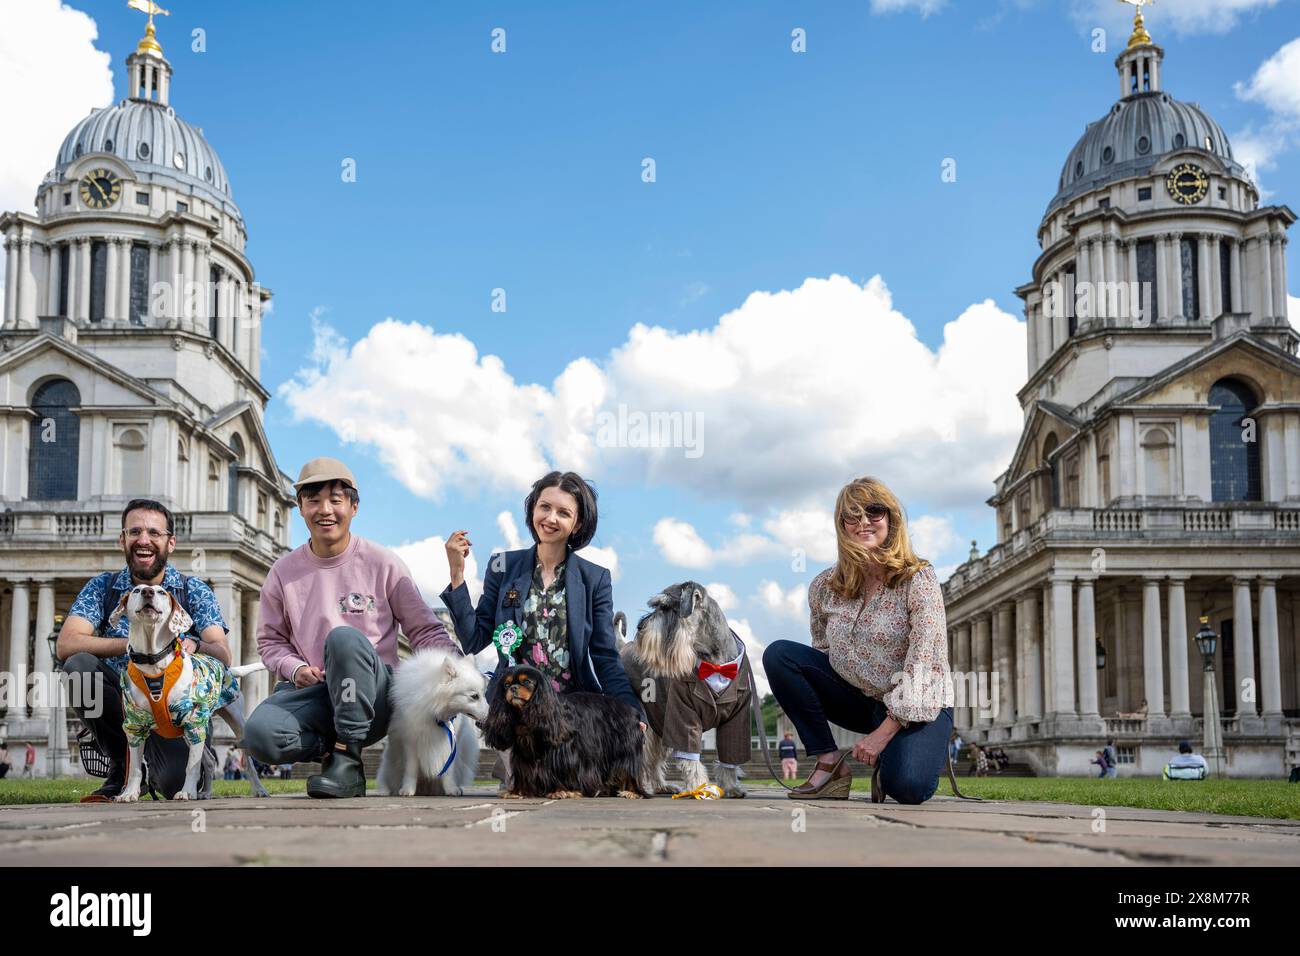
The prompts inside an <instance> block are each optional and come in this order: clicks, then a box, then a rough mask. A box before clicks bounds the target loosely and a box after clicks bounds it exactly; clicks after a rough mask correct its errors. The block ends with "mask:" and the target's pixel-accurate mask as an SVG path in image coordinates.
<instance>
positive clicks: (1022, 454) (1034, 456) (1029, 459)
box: [999, 400, 1082, 491]
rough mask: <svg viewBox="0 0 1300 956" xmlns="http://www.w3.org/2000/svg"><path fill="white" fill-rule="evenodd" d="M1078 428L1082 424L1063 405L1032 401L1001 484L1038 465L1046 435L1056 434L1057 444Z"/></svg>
mask: <svg viewBox="0 0 1300 956" xmlns="http://www.w3.org/2000/svg"><path fill="white" fill-rule="evenodd" d="M1081 427H1082V423H1081V422H1080V421H1079V420H1078V419H1077V418H1075V417H1074V416H1073V415H1072V414H1071V413H1070V411H1069V409H1067V408H1066V407H1065V406H1064V405H1058V404H1057V403H1055V402H1048V401H1042V400H1039V401H1037V402H1034V404H1033V406H1032V408H1031V409H1030V412H1029V417H1028V418H1027V419H1026V420H1025V428H1024V431H1022V432H1021V433H1020V441H1019V443H1018V444H1017V445H1016V451H1015V454H1013V455H1012V456H1011V464H1010V465H1009V466H1008V467H1007V470H1006V472H1005V474H1004V476H1003V481H1002V487H1003V488H1004V487H1006V486H1008V485H1012V484H1015V482H1017V481H1018V480H1019V479H1020V478H1021V477H1022V476H1023V475H1025V474H1026V473H1028V472H1031V471H1033V470H1034V469H1035V468H1037V467H1038V466H1039V465H1040V464H1041V461H1040V459H1041V457H1042V450H1043V444H1044V442H1046V441H1047V437H1048V436H1049V435H1052V434H1055V435H1056V440H1057V445H1058V447H1059V446H1060V445H1063V444H1064V443H1065V441H1066V440H1067V439H1068V438H1070V437H1071V436H1073V435H1074V434H1076V433H1077V432H1078V431H1079V429H1080V428H1081ZM1000 490H1001V488H999V491H1000Z"/></svg>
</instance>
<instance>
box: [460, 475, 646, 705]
mask: <svg viewBox="0 0 1300 956" xmlns="http://www.w3.org/2000/svg"><path fill="white" fill-rule="evenodd" d="M524 519H525V521H526V522H527V524H528V530H529V531H530V532H531V533H532V536H533V541H534V542H535V544H534V545H533V546H532V547H531V548H524V549H521V550H519V551H506V552H502V553H498V554H494V555H493V556H492V559H491V560H490V561H489V562H488V572H487V574H486V576H485V577H484V579H483V594H482V596H481V597H480V598H479V602H478V608H477V609H475V607H474V605H473V603H472V602H471V601H470V597H469V589H468V588H467V587H466V585H465V558H466V556H468V554H469V550H470V541H469V537H468V532H466V531H457V532H455V533H454V534H452V535H451V536H450V537H449V538H448V539H447V563H448V565H449V566H450V569H451V583H450V584H449V585H448V586H447V588H446V590H444V591H443V592H442V595H441V597H442V602H443V603H444V604H445V605H446V606H447V609H448V610H449V611H450V612H451V616H452V619H453V620H454V621H455V622H456V636H457V637H459V638H460V643H461V648H462V649H463V650H464V651H465V653H466V654H475V653H477V652H479V651H481V650H483V648H485V647H488V646H489V645H490V644H492V643H493V640H492V638H493V634H494V633H495V632H496V631H497V628H498V626H499V625H501V624H504V623H505V622H507V621H513V622H514V623H515V624H516V625H518V627H519V629H520V630H521V631H523V632H524V641H525V643H524V645H523V647H522V648H520V651H521V652H522V653H520V654H516V659H517V660H521V661H524V662H527V663H530V664H538V661H539V659H542V660H545V661H546V666H541V665H539V666H541V669H542V670H543V671H544V672H547V671H548V670H549V671H550V673H551V674H553V675H554V676H553V679H555V680H561V681H563V682H564V685H563V686H561V687H560V691H561V692H562V693H563V692H564V691H573V690H583V691H590V692H592V693H597V694H607V695H609V696H611V697H617V698H619V699H620V700H623V701H626V702H627V704H628V705H629V706H630V707H632V708H633V709H634V710H635V711H636V712H637V714H638V716H640V718H641V721H642V724H643V725H644V722H645V716H644V713H645V712H644V710H643V709H642V707H641V700H640V698H638V697H637V695H636V694H634V693H633V692H632V685H631V684H630V683H629V681H628V679H627V674H626V672H625V671H624V670H623V664H622V662H621V661H620V660H619V656H618V649H617V647H616V645H615V638H614V592H613V588H612V587H611V585H610V576H609V571H608V570H607V569H606V568H602V567H601V566H600V565H598V564H593V563H592V562H590V561H588V560H586V559H585V558H582V557H579V556H578V555H577V554H575V553H574V552H576V551H578V550H579V549H581V548H584V547H586V546H587V544H588V543H589V542H590V541H591V539H592V537H593V536H594V535H595V533H596V493H595V491H593V490H592V488H591V486H590V485H588V484H587V483H586V482H585V481H583V480H582V478H580V477H579V476H578V475H576V474H574V473H573V472H565V473H563V474H561V473H560V472H558V471H553V472H551V473H550V474H548V475H546V476H545V477H543V478H540V479H538V480H537V482H536V483H534V485H533V489H532V491H531V492H530V493H529V495H528V498H527V500H526V501H525V502H524ZM561 563H562V564H563V575H564V577H563V590H564V593H563V601H562V602H561V603H560V604H559V605H557V606H553V607H551V608H549V609H546V610H542V609H537V610H536V611H535V612H531V613H526V607H525V605H526V604H528V603H529V601H528V599H529V595H530V589H531V590H533V592H534V593H533V597H534V601H533V602H532V604H533V605H534V606H536V605H537V604H539V603H540V604H541V605H543V606H545V605H546V603H547V602H546V598H547V596H550V595H554V594H558V588H557V585H558V584H559V583H560V582H558V581H556V580H555V579H556V577H558V575H559V571H560V565H561ZM539 598H540V601H539V600H538V599H539ZM558 610H563V612H564V615H565V618H566V623H567V627H566V629H565V630H566V635H567V646H564V647H561V648H560V650H559V651H558V652H557V653H567V655H568V656H567V658H563V657H561V658H559V659H560V660H562V661H564V662H565V663H566V664H567V666H566V667H563V668H561V667H559V666H557V665H555V664H554V661H553V659H554V658H555V656H556V654H555V653H551V654H550V655H549V656H548V650H550V651H553V650H554V647H555V638H554V636H552V637H551V638H550V641H549V642H548V643H547V645H546V647H544V648H543V649H541V650H533V653H535V654H537V655H538V657H531V656H525V655H526V654H528V649H529V648H531V647H532V646H533V644H534V642H537V635H535V634H534V633H531V631H530V627H529V623H530V620H532V619H533V614H545V613H551V614H554V613H555V612H556V611H558ZM560 643H561V644H563V643H565V642H560ZM497 658H498V664H499V666H498V669H497V674H498V675H500V674H502V673H504V671H505V668H506V667H507V666H509V665H508V662H507V660H506V657H505V655H504V654H502V653H501V652H500V649H499V648H498V651H497Z"/></svg>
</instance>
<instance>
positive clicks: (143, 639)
mask: <svg viewBox="0 0 1300 956" xmlns="http://www.w3.org/2000/svg"><path fill="white" fill-rule="evenodd" d="M123 614H125V615H126V617H127V623H128V625H129V630H128V633H127V644H128V651H129V652H130V656H131V659H130V662H129V663H128V665H127V667H126V669H125V670H124V671H123V672H122V702H123V710H124V711H125V717H124V719H123V722H122V729H123V730H124V731H125V732H126V739H127V744H128V746H129V748H130V758H129V761H128V764H129V766H128V769H127V780H126V787H125V789H123V790H122V792H121V793H120V794H119V795H118V796H117V798H116V799H117V800H118V801H120V802H123V803H134V802H135V801H137V800H139V799H140V785H141V783H142V781H143V779H144V763H143V754H144V742H145V740H146V739H148V737H149V734H150V733H155V732H156V733H158V734H160V735H161V736H163V737H171V738H175V737H184V738H185V742H186V743H187V744H188V745H189V748H190V753H189V759H188V760H187V761H186V764H185V784H184V786H183V787H182V788H181V790H180V792H179V793H177V794H176V796H175V799H177V800H196V799H198V797H199V792H198V782H199V773H200V770H201V764H202V761H203V753H204V740H205V739H206V737H207V734H208V725H209V723H210V722H211V720H212V715H213V714H214V713H215V714H220V715H221V717H222V718H223V719H224V720H225V722H226V723H227V724H229V725H230V729H231V730H233V731H234V732H235V738H236V739H237V740H238V739H242V738H243V736H244V714H243V709H242V707H241V705H240V693H239V687H238V686H237V685H236V684H235V678H237V677H242V676H243V675H245V674H249V673H252V672H253V671H256V670H260V669H262V667H263V666H264V665H262V664H249V665H248V666H246V667H234V668H227V667H224V666H222V664H221V662H220V661H218V660H216V659H215V658H213V657H210V656H208V655H206V654H187V653H185V652H184V651H182V650H181V644H180V641H181V639H182V638H183V637H184V636H185V635H186V634H188V633H189V631H190V629H191V628H192V627H193V626H194V622H193V621H192V620H191V619H190V616H189V614H187V613H186V611H185V608H183V607H181V605H180V604H179V603H178V602H177V600H176V598H175V597H174V596H173V595H172V594H171V592H170V591H168V590H167V589H166V588H164V587H160V586H158V585H154V584H137V585H136V586H135V587H133V588H132V589H131V590H129V591H127V592H126V593H125V594H123V595H122V600H120V601H119V602H118V604H117V607H116V608H114V609H113V613H112V614H110V615H109V618H108V623H109V626H110V627H112V626H116V624H117V622H118V621H119V620H121V618H122V615H123ZM247 763H248V768H247V769H248V774H249V787H250V789H251V791H252V795H253V796H255V797H265V796H268V794H267V792H266V788H265V787H263V786H262V781H261V780H259V779H258V776H257V768H256V767H254V766H253V765H252V764H253V762H252V761H251V760H249V761H248V762H247ZM209 795H210V791H205V793H204V796H209Z"/></svg>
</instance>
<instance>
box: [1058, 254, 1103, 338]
mask: <svg viewBox="0 0 1300 956" xmlns="http://www.w3.org/2000/svg"><path fill="white" fill-rule="evenodd" d="M1092 242H1093V241H1092V240H1091V239H1082V240H1080V241H1079V242H1078V243H1077V244H1076V245H1075V247H1074V276H1075V283H1076V287H1075V290H1074V301H1075V310H1074V313H1075V322H1076V326H1077V325H1078V324H1081V323H1082V322H1084V321H1085V320H1091V319H1092V318H1093V317H1094V316H1096V314H1097V298H1096V295H1095V292H1094V290H1093V288H1092ZM1081 292H1082V294H1083V299H1082V300H1080V298H1079V296H1080V293H1081ZM1065 328H1066V330H1067V331H1068V330H1069V328H1070V322H1069V318H1068V316H1067V318H1066V323H1065Z"/></svg>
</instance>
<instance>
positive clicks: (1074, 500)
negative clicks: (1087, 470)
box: [1065, 455, 1082, 508]
mask: <svg viewBox="0 0 1300 956" xmlns="http://www.w3.org/2000/svg"><path fill="white" fill-rule="evenodd" d="M1081 504H1082V502H1081V501H1080V500H1079V456H1078V455H1071V456H1070V460H1069V461H1067V462H1066V463H1065V507H1067V508H1078V507H1079V506H1080V505H1081Z"/></svg>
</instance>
